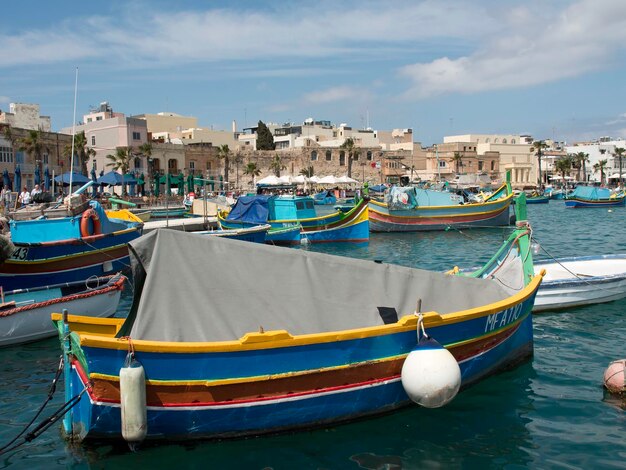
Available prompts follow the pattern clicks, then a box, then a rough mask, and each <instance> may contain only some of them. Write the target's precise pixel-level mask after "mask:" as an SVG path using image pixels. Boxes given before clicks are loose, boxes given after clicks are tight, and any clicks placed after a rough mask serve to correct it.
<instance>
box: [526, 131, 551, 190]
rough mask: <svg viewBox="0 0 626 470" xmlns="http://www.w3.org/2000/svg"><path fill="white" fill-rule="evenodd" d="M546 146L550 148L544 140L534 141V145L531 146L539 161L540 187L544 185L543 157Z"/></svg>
mask: <svg viewBox="0 0 626 470" xmlns="http://www.w3.org/2000/svg"><path fill="white" fill-rule="evenodd" d="M546 148H548V144H546V143H545V142H544V141H543V140H536V141H534V142H533V145H532V146H531V147H530V151H531V152H535V154H536V155H537V162H539V175H538V176H539V178H538V181H537V183H538V184H539V188H541V187H542V186H543V178H542V177H541V157H542V156H543V149H546Z"/></svg>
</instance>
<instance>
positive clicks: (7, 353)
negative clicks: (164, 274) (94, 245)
mask: <svg viewBox="0 0 626 470" xmlns="http://www.w3.org/2000/svg"><path fill="white" fill-rule="evenodd" d="M528 214H529V219H530V222H531V224H532V227H533V235H534V237H535V240H536V241H537V242H538V243H539V244H540V246H541V248H540V254H539V256H538V257H541V258H548V257H551V256H553V257H565V256H583V255H599V254H609V253H626V237H624V235H623V229H624V227H625V226H626V209H624V208H614V209H610V210H607V209H566V208H565V206H564V204H563V202H562V201H551V202H550V204H541V205H529V206H528ZM509 232H510V229H503V228H492V229H481V230H462V231H458V230H448V231H445V232H432V233H402V234H372V238H371V240H370V242H369V243H368V244H363V245H358V246H355V245H351V244H328V245H309V246H305V247H302V248H299V249H306V250H311V251H319V252H325V253H331V254H335V255H341V256H351V257H357V258H362V259H368V260H381V261H383V262H387V263H396V264H401V265H405V266H413V267H421V268H426V269H433V270H444V269H449V268H451V267H453V266H455V265H457V266H459V267H461V268H468V267H474V266H478V265H480V264H481V263H483V262H485V261H487V260H488V259H489V258H490V256H491V255H492V254H493V253H494V252H495V250H496V248H497V247H498V246H499V245H500V243H501V242H502V241H503V240H504V239H505V238H506V236H507V235H508V233H509ZM207 282H210V277H209V278H208V279H207ZM337 288H338V289H341V286H337ZM328 295H332V292H329V293H328ZM129 304H130V289H127V290H126V292H125V294H124V300H123V303H122V305H121V306H120V310H119V312H118V314H119V315H123V314H124V313H125V310H126V309H128V307H129ZM625 305H626V303H625V301H624V300H622V301H616V302H612V303H608V304H603V305H595V306H590V307H583V308H577V309H571V310H569V311H563V312H559V313H546V314H541V315H535V316H534V318H533V321H534V335H535V353H534V357H533V359H532V360H530V361H528V362H527V363H525V364H523V365H522V366H520V367H518V368H516V369H514V370H511V371H508V372H505V373H502V374H500V375H497V376H493V377H490V378H488V379H486V380H484V381H482V382H480V383H479V384H477V385H475V386H473V387H471V388H469V389H467V390H465V391H463V392H462V393H461V394H460V395H459V396H458V397H457V398H455V399H454V400H453V401H452V403H451V404H449V405H447V406H446V407H444V408H441V409H431V410H428V409H422V408H419V407H417V406H413V407H409V408H406V409H404V410H401V411H398V412H395V413H392V414H388V415H385V416H381V417H377V418H372V419H367V420H362V421H358V422H353V423H348V424H344V425H340V426H334V427H327V428H322V429H316V430H311V431H303V432H295V433H289V434H281V435H275V436H266V437H259V438H250V439H237V440H230V441H205V442H192V441H190V442H177V443H169V444H164V443H161V444H158V445H156V444H146V445H142V446H140V447H139V449H138V450H136V451H135V452H132V451H130V450H129V448H128V446H126V445H125V444H123V443H117V444H108V443H105V444H100V445H82V446H76V445H70V444H68V443H66V442H65V441H64V440H63V438H62V435H61V432H60V426H59V425H55V426H53V427H52V428H50V429H49V430H48V431H46V432H45V433H44V434H43V435H42V436H40V437H39V438H37V439H36V440H34V441H33V442H30V443H27V444H25V445H23V446H22V447H20V448H19V449H18V450H16V451H14V452H11V453H9V454H6V455H3V456H0V468H11V469H22V468H24V469H26V468H28V469H33V468H46V469H48V468H57V467H58V468H116V469H121V468H134V469H138V468H150V469H166V468H173V467H174V468H228V469H238V468H245V469H247V468H250V469H309V468H311V469H423V468H446V469H454V468H481V469H483V468H486V469H488V468H564V469H573V468H576V469H589V468H594V469H596V468H626V438H625V437H626V412H625V409H626V406H625V404H626V401H622V400H620V399H618V398H614V397H611V396H608V395H607V394H605V392H604V391H603V388H602V374H603V371H604V369H605V368H606V366H607V365H608V364H609V362H610V361H612V360H614V359H619V358H624V357H626V347H625V346H624V345H625V339H626V308H625ZM172 314H175V312H172ZM59 355H60V349H59V344H58V340H56V339H51V340H47V341H42V342H37V343H32V344H27V345H23V346H19V347H13V348H6V349H1V350H0V370H1V372H0V378H1V380H2V386H1V387H0V446H2V445H4V444H5V443H6V442H8V441H9V440H10V439H11V438H13V437H14V436H15V435H16V434H17V433H18V432H20V431H21V429H22V428H23V426H24V425H25V424H26V423H28V421H29V420H30V419H31V418H32V417H33V416H34V414H35V413H36V411H37V410H38V408H39V406H40V405H41V404H42V403H43V401H44V399H45V398H46V396H47V394H48V389H49V386H50V382H51V380H52V378H53V376H54V373H55V371H56V368H57V365H58V361H59ZM59 387H60V388H61V390H57V392H56V394H55V396H54V398H53V400H52V402H51V404H50V405H49V406H48V408H47V410H46V411H44V413H43V414H42V416H47V415H48V413H50V412H51V411H52V410H54V409H56V408H57V407H58V406H60V405H61V404H62V400H63V398H62V396H63V394H62V384H60V386H59Z"/></svg>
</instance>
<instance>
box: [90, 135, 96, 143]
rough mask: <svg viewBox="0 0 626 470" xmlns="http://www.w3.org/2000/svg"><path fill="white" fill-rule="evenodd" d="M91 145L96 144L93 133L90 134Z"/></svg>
mask: <svg viewBox="0 0 626 470" xmlns="http://www.w3.org/2000/svg"><path fill="white" fill-rule="evenodd" d="M91 145H96V136H95V135H92V136H91Z"/></svg>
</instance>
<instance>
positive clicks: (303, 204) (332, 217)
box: [218, 196, 369, 244]
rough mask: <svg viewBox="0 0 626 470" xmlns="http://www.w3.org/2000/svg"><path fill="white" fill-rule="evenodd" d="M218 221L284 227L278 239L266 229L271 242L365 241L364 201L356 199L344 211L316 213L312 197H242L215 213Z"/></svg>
mask: <svg viewBox="0 0 626 470" xmlns="http://www.w3.org/2000/svg"><path fill="white" fill-rule="evenodd" d="M218 221H219V223H220V225H221V226H222V227H223V228H234V227H237V226H238V224H243V225H244V226H245V224H248V225H249V224H252V223H265V222H267V223H269V224H271V225H272V230H274V229H278V228H280V229H287V231H286V232H283V233H282V235H281V236H283V237H285V238H282V239H280V238H279V237H278V235H275V234H274V233H273V232H272V230H270V232H269V233H268V235H269V237H268V241H269V242H273V243H285V244H293V243H300V242H301V239H306V240H307V241H308V242H311V243H323V242H346V241H348V242H366V241H368V240H369V221H368V209H367V201H366V200H361V201H359V202H358V203H357V204H356V205H355V206H354V207H353V208H352V209H351V210H349V211H347V212H343V211H339V210H337V211H334V212H332V213H330V214H328V215H324V216H318V215H317V213H316V212H315V204H314V201H313V198H311V197H308V196H245V197H240V198H239V199H238V200H237V204H236V205H235V207H234V208H233V209H232V210H231V211H230V212H229V213H228V214H224V213H219V214H218ZM239 226H241V225H239ZM296 227H300V234H299V238H296V237H297V234H295V230H296Z"/></svg>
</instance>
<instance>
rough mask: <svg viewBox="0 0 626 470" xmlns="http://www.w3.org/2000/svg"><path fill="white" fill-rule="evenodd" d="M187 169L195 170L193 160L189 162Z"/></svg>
mask: <svg viewBox="0 0 626 470" xmlns="http://www.w3.org/2000/svg"><path fill="white" fill-rule="evenodd" d="M189 169H190V170H195V169H196V162H195V161H194V160H191V161H190V162H189Z"/></svg>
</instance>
